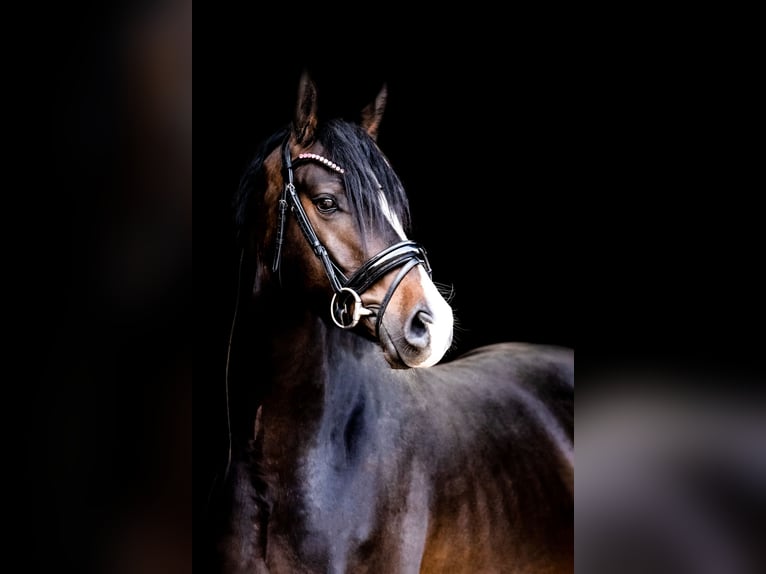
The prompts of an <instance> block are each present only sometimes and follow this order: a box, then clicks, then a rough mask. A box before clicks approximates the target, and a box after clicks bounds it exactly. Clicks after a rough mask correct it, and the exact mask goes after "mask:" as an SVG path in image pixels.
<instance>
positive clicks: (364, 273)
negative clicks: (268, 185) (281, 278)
mask: <svg viewBox="0 0 766 574" xmlns="http://www.w3.org/2000/svg"><path fill="white" fill-rule="evenodd" d="M309 155H310V156H311V157H312V158H316V159H317V160H319V162H318V163H319V165H322V164H324V165H325V166H327V165H332V166H334V167H335V168H338V166H336V165H335V164H333V163H332V162H330V161H329V160H326V159H325V158H321V156H316V155H314V154H309ZM282 167H283V173H284V175H283V177H284V181H285V187H284V189H283V190H282V195H281V197H280V198H279V215H278V220H277V240H276V247H275V251H274V263H273V265H272V270H273V271H274V272H275V273H276V272H277V271H278V270H279V263H280V259H281V253H282V244H283V242H284V233H285V215H286V212H287V208H288V207H289V208H290V211H291V212H292V213H293V214H295V218H296V220H297V221H298V226H299V227H300V229H301V231H302V232H303V236H304V237H305V238H306V241H308V242H309V245H310V246H311V249H312V250H313V251H314V254H315V255H316V256H317V257H318V258H319V260H320V261H321V262H322V266H323V267H324V270H325V273H326V274H327V278H328V279H329V281H330V286H331V287H332V290H333V292H334V294H333V297H332V300H331V301H330V316H331V317H332V320H333V322H334V323H335V324H336V325H337V326H338V327H340V328H341V329H351V328H353V327H355V326H356V325H357V324H358V323H359V320H360V319H361V318H362V317H364V316H368V315H377V318H376V322H375V336H376V337H378V338H380V325H381V321H382V320H383V313H384V312H385V310H386V307H387V306H388V303H389V302H390V301H391V298H392V297H393V295H394V291H396V288H397V287H398V286H399V284H400V283H401V282H402V280H403V279H404V277H405V275H407V273H408V272H409V271H410V270H411V269H412V268H413V267H415V266H416V265H423V267H425V269H426V271H427V272H428V275H429V276H430V275H431V265H430V264H429V262H428V257H427V256H426V251H425V249H424V248H423V247H422V246H421V245H420V244H418V243H416V242H415V241H409V240H407V241H400V242H399V243H396V244H394V245H391V246H390V247H387V248H386V249H384V250H383V251H381V252H380V253H378V254H377V255H374V256H373V257H371V258H370V259H369V260H368V261H367V262H365V263H364V264H363V265H362V266H361V267H360V268H359V269H357V270H356V272H355V273H354V274H353V275H351V277H348V278H347V277H346V276H345V275H344V274H343V272H342V271H341V270H340V268H339V267H338V265H337V264H336V263H335V262H334V261H333V260H332V258H331V257H330V254H329V253H328V252H327V249H326V248H325V246H324V245H322V242H321V241H320V240H319V237H317V234H316V232H315V231H314V227H313V226H312V225H311V221H309V218H308V215H306V211H305V210H304V209H303V205H302V204H301V202H300V199H299V198H298V193H297V191H296V189H295V183H294V174H293V160H292V158H291V157H290V147H289V145H288V141H287V140H285V143H284V144H283V145H282ZM338 169H340V168H338ZM397 268H400V269H399V273H398V274H397V275H396V277H395V278H394V280H393V281H392V282H391V285H390V286H389V288H388V291H387V292H386V295H385V296H384V297H383V300H382V301H381V303H380V306H379V307H378V310H377V312H376V311H373V310H372V309H368V308H366V307H365V306H364V305H363V304H362V299H361V297H360V295H361V294H362V293H364V292H365V291H366V290H367V289H369V288H370V287H372V286H373V285H374V284H375V283H376V282H377V281H378V280H380V278H381V277H383V276H384V275H385V274H386V273H389V272H390V271H392V270H394V269H397Z"/></svg>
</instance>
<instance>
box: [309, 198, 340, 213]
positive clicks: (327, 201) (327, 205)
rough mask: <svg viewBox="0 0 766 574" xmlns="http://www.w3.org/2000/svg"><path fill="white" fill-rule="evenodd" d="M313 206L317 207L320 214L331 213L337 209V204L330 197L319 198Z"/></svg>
mask: <svg viewBox="0 0 766 574" xmlns="http://www.w3.org/2000/svg"><path fill="white" fill-rule="evenodd" d="M314 205H316V206H317V209H318V210H319V212H320V213H332V212H333V211H335V210H336V209H338V204H337V203H336V201H335V200H334V199H333V198H332V197H320V198H319V199H317V200H316V201H314Z"/></svg>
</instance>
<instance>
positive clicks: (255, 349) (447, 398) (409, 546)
mask: <svg viewBox="0 0 766 574" xmlns="http://www.w3.org/2000/svg"><path fill="white" fill-rule="evenodd" d="M384 105H385V91H382V92H381V94H380V95H379V96H378V97H377V98H376V100H375V101H374V102H373V103H371V104H370V105H369V106H368V107H367V108H365V110H364V111H363V113H362V121H361V122H360V124H352V123H348V122H345V121H340V120H329V121H324V122H320V121H318V119H317V115H316V89H315V87H314V84H313V83H312V82H311V80H310V79H308V78H307V77H306V76H304V77H303V78H302V79H301V83H300V89H299V95H298V105H297V111H296V114H295V117H294V119H293V122H292V124H291V125H290V126H289V127H288V128H286V129H285V130H283V131H282V132H279V133H277V134H275V135H274V136H273V137H272V138H270V139H269V141H267V142H266V143H265V144H264V146H263V147H262V149H261V152H260V153H259V154H258V156H257V157H256V159H255V161H254V162H253V164H252V165H251V167H250V168H249V170H248V173H247V174H246V176H245V177H244V178H243V185H242V188H241V190H240V193H239V195H238V198H237V217H238V223H239V224H240V228H241V230H242V237H243V241H244V243H245V245H246V248H245V250H244V252H243V253H244V260H245V262H246V263H248V264H250V265H251V266H252V268H253V270H252V275H251V277H252V278H253V282H252V291H251V293H250V295H251V296H250V297H248V298H247V299H248V300H249V304H250V306H251V310H252V311H251V313H250V315H249V316H248V317H249V319H250V322H251V323H252V324H253V325H254V329H255V330H256V331H257V333H258V344H257V345H253V346H252V348H248V349H245V353H244V354H245V356H246V357H247V359H248V360H249V361H252V362H254V363H255V364H257V369H256V370H255V371H254V373H255V374H254V375H253V376H252V379H251V380H249V381H246V382H245V383H246V384H245V385H244V387H245V391H244V393H240V394H239V395H236V393H235V394H233V395H232V402H231V408H232V422H233V426H232V429H231V434H232V439H233V443H232V444H233V455H232V456H233V460H232V464H231V471H230V473H229V477H228V486H229V487H230V496H231V500H230V504H231V510H230V512H229V513H228V515H227V516H228V520H227V527H226V533H225V535H224V536H223V537H222V540H221V542H220V545H219V549H220V552H221V563H222V568H223V570H224V571H225V572H237V573H240V572H243V573H244V572H257V573H265V572H269V573H274V574H276V573H286V572H290V573H309V572H312V573H313V572H323V573H328V572H331V573H341V572H369V573H389V572H390V573H415V572H447V573H463V572H465V573H471V574H476V573H480V572H571V571H572V570H573V561H574V557H573V482H574V474H573V473H574V471H573V462H574V461H573V457H574V454H573V451H574V446H573V441H574V436H573V435H574V429H573V414H574V413H573V410H574V357H573V352H572V351H571V350H569V349H563V348H555V347H546V346H536V345H529V344H497V345H492V346H487V347H483V348H479V349H476V350H474V351H472V352H470V353H468V354H466V355H464V356H462V357H460V358H458V359H455V360H453V361H450V362H447V363H443V364H437V363H438V362H439V361H440V360H441V358H442V357H443V356H444V354H445V352H446V351H447V350H448V348H449V347H450V344H451V341H452V325H453V316H452V310H451V308H450V306H449V305H448V304H447V302H446V301H445V300H444V299H443V298H442V296H441V295H440V294H439V291H438V290H437V289H436V287H435V286H434V283H433V282H432V281H431V278H430V272H431V270H430V267H429V263H428V258H427V256H426V253H425V251H424V250H423V248H422V247H421V246H420V245H419V244H417V243H415V242H413V241H410V240H408V239H407V235H406V233H407V229H408V225H409V222H408V208H407V198H406V196H405V195H404V191H403V188H402V185H401V182H400V181H399V179H398V178H397V176H396V174H395V173H394V171H393V170H392V168H391V166H390V165H389V162H388V161H387V160H386V158H385V157H384V156H383V154H382V153H381V151H380V150H379V149H378V147H377V145H376V143H375V139H376V134H377V130H378V126H379V123H380V120H381V117H382V113H383V108H384ZM249 387H251V388H257V389H259V390H258V391H257V392H255V391H252V392H249V394H248V390H247V389H248V388H249ZM232 391H234V389H232Z"/></svg>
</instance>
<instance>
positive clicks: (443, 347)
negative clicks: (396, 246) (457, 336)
mask: <svg viewBox="0 0 766 574" xmlns="http://www.w3.org/2000/svg"><path fill="white" fill-rule="evenodd" d="M378 203H379V205H380V211H381V212H382V213H383V215H385V217H386V219H387V220H388V222H389V223H390V224H391V227H393V228H394V231H396V233H397V235H398V236H399V238H400V239H401V240H402V241H406V240H407V235H406V234H405V233H404V227H403V226H402V222H401V221H400V219H399V218H398V217H397V215H396V214H395V213H394V212H393V211H392V210H391V206H390V205H389V203H388V200H387V199H386V196H385V194H384V193H383V190H382V189H381V190H378ZM415 270H416V271H417V273H418V274H419V279H420V285H421V288H422V289H423V297H424V298H425V303H426V305H427V306H428V309H429V310H430V311H431V314H432V317H433V323H429V324H427V325H426V326H427V328H428V332H429V335H430V337H431V342H430V345H429V349H428V353H427V354H425V353H424V355H423V358H422V360H421V361H420V362H419V363H417V364H413V365H409V366H410V367H431V366H433V365H435V364H436V363H438V362H439V361H440V360H441V359H442V357H443V356H444V354H445V353H446V352H447V350H448V349H449V346H450V345H451V344H452V325H453V321H454V318H453V315H452V307H450V306H449V303H447V301H446V300H445V299H444V297H442V295H441V293H439V290H438V289H437V288H436V285H434V282H433V281H432V280H431V278H430V277H429V276H428V273H427V272H426V270H425V269H424V268H423V266H422V265H417V266H415Z"/></svg>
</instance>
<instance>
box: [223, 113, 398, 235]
mask: <svg viewBox="0 0 766 574" xmlns="http://www.w3.org/2000/svg"><path fill="white" fill-rule="evenodd" d="M288 133H289V130H288V129H287V128H284V129H281V130H279V131H278V132H276V133H275V134H273V135H272V136H271V137H269V138H268V139H267V140H266V141H264V142H263V143H262V144H261V146H260V148H259V150H258V152H257V153H256V155H255V158H254V159H253V161H252V162H251V163H250V165H249V167H248V168H247V170H246V171H245V173H244V175H243V177H242V180H241V181H240V186H239V190H238V191H237V194H236V195H235V198H234V209H235V222H236V225H237V230H238V235H239V236H240V237H244V236H245V234H246V233H247V231H248V230H249V229H250V228H251V227H252V223H253V221H254V217H253V216H254V214H255V213H257V211H258V210H259V209H262V208H263V205H262V203H263V194H264V192H265V185H266V180H265V177H264V173H263V162H264V161H265V159H266V158H267V157H268V156H269V154H271V153H272V152H273V151H274V149H276V147H277V146H279V145H280V144H281V143H282V142H283V141H284V139H285V137H286V136H287V134H288ZM315 137H316V140H317V141H318V142H319V143H321V144H322V146H323V147H324V149H325V155H326V156H327V157H328V159H330V160H332V161H334V162H335V163H337V164H338V165H340V166H342V167H343V169H344V170H345V174H344V176H343V180H344V187H345V190H346V196H347V197H348V199H349V202H350V204H351V206H352V208H353V213H354V216H355V218H356V221H357V224H358V225H359V228H360V229H361V230H362V232H364V231H366V230H369V229H372V230H376V229H379V226H380V224H381V223H382V222H385V216H384V214H383V213H382V212H381V209H380V204H379V202H378V197H377V190H378V185H380V186H381V187H382V189H383V194H384V196H385V198H386V201H387V202H388V205H389V208H390V209H391V212H392V213H394V214H395V215H396V216H397V217H398V218H399V220H400V221H401V223H402V226H403V227H404V229H405V231H408V230H409V225H410V211H409V204H408V201H407V196H406V195H405V193H404V187H403V186H402V183H401V181H400V180H399V177H398V176H397V175H396V173H394V170H393V169H392V168H391V165H390V164H389V163H388V160H387V159H386V157H385V156H384V155H383V153H382V152H381V151H380V148H378V146H377V145H376V143H375V142H374V141H373V140H372V138H370V136H369V135H367V132H365V131H364V130H363V129H362V128H361V127H360V126H358V125H355V124H352V123H349V122H346V121H342V120H331V121H328V122H326V123H323V124H320V125H319V126H318V127H317V131H316V134H315Z"/></svg>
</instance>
